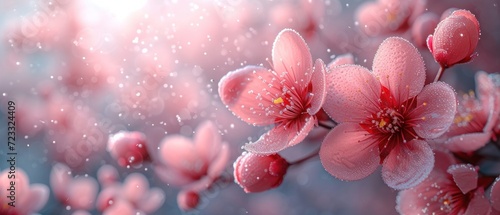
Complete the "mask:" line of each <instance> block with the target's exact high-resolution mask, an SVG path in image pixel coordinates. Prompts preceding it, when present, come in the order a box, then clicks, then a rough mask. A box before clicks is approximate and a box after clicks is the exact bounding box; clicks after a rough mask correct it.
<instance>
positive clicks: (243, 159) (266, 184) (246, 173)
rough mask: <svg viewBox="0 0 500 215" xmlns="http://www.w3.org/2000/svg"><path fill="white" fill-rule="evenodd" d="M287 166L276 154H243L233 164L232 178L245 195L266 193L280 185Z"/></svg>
mask: <svg viewBox="0 0 500 215" xmlns="http://www.w3.org/2000/svg"><path fill="white" fill-rule="evenodd" d="M288 166H289V164H288V162H287V161H286V160H285V159H283V158H282V157H281V156H280V155H278V154H272V155H257V154H252V153H249V152H244V153H243V154H242V155H241V156H240V157H238V159H237V160H236V162H235V163H234V178H235V181H236V182H237V183H238V184H239V185H240V186H241V187H242V188H243V189H244V190H245V192H247V193H251V192H261V191H266V190H269V189H272V188H275V187H278V186H279V185H280V184H281V182H282V181H283V176H284V175H285V174H286V171H287V169H288Z"/></svg>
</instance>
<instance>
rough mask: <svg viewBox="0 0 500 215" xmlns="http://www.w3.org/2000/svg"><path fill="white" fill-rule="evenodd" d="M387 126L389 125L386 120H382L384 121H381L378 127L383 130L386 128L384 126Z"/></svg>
mask: <svg viewBox="0 0 500 215" xmlns="http://www.w3.org/2000/svg"><path fill="white" fill-rule="evenodd" d="M386 124H387V122H386V121H385V120H384V119H382V120H380V122H379V123H378V127H379V128H382V127H384V125H386Z"/></svg>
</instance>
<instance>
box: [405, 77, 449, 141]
mask: <svg viewBox="0 0 500 215" xmlns="http://www.w3.org/2000/svg"><path fill="white" fill-rule="evenodd" d="M416 102H417V104H416V105H417V107H416V108H415V109H414V110H413V112H411V113H410V114H409V118H410V119H411V120H413V121H415V123H416V124H417V126H415V127H413V129H415V132H416V133H417V134H418V136H420V137H422V138H424V139H427V138H437V137H439V136H441V135H442V134H443V133H445V132H446V131H447V130H448V128H449V127H450V125H451V123H452V122H453V119H454V118H455V112H456V109H457V102H456V98H455V92H454V91H453V88H451V87H450V86H449V85H448V84H445V83H444V82H435V83H431V84H429V85H426V86H425V87H424V89H423V90H422V92H421V93H420V94H419V95H418V96H417V101H416Z"/></svg>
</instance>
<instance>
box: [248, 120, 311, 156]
mask: <svg viewBox="0 0 500 215" xmlns="http://www.w3.org/2000/svg"><path fill="white" fill-rule="evenodd" d="M297 120H304V121H303V122H296V123H295V124H298V126H290V127H285V126H276V127H274V128H273V129H271V130H270V131H268V132H267V133H265V134H263V135H262V136H261V137H260V138H259V139H258V140H257V141H255V142H253V143H249V144H246V145H245V146H243V148H244V149H245V150H247V151H249V152H252V153H255V154H261V155H268V154H273V153H276V152H279V151H281V150H283V149H285V148H287V147H290V146H293V145H295V144H297V143H300V142H301V141H302V140H304V138H305V137H306V136H307V134H309V132H310V131H311V130H312V129H313V127H314V125H315V124H316V119H315V118H314V116H310V117H308V118H305V119H297ZM300 125H301V126H300Z"/></svg>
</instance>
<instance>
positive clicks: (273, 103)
mask: <svg viewBox="0 0 500 215" xmlns="http://www.w3.org/2000/svg"><path fill="white" fill-rule="evenodd" d="M272 62H273V70H268V69H266V68H263V67H260V66H247V67H244V68H241V69H238V70H236V71H233V72H230V73H228V74H227V75H226V76H224V77H223V78H222V79H221V80H220V82H219V95H220V97H221V100H222V102H223V103H224V104H225V105H226V106H227V108H229V109H230V110H231V111H232V112H233V113H234V114H235V115H236V116H238V117H239V118H240V119H242V120H243V121H245V122H247V123H249V124H252V125H259V126H263V125H274V128H272V129H271V130H270V131H268V132H267V133H266V134H264V135H262V136H261V137H260V139H259V140H257V141H256V142H253V143H249V144H247V145H245V146H244V148H245V149H246V150H247V151H250V152H253V153H259V154H272V153H276V152H278V151H281V150H283V149H285V148H287V147H290V146H293V145H295V144H297V143H299V142H301V141H302V140H304V138H305V137H306V136H307V134H308V133H309V131H311V130H312V128H313V127H314V125H315V124H316V123H317V119H316V117H315V114H316V113H318V111H319V110H320V109H321V105H322V104H323V101H324V97H325V70H326V68H325V65H324V63H323V61H322V60H320V59H318V60H316V62H315V65H314V67H313V65H312V60H311V53H310V52H309V48H308V47H307V44H306V43H305V42H304V39H303V38H302V37H301V36H300V35H299V34H298V33H297V32H295V31H294V30H291V29H285V30H283V31H281V32H280V33H279V34H278V36H277V37H276V40H275V41H274V44H273V50H272Z"/></svg>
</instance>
